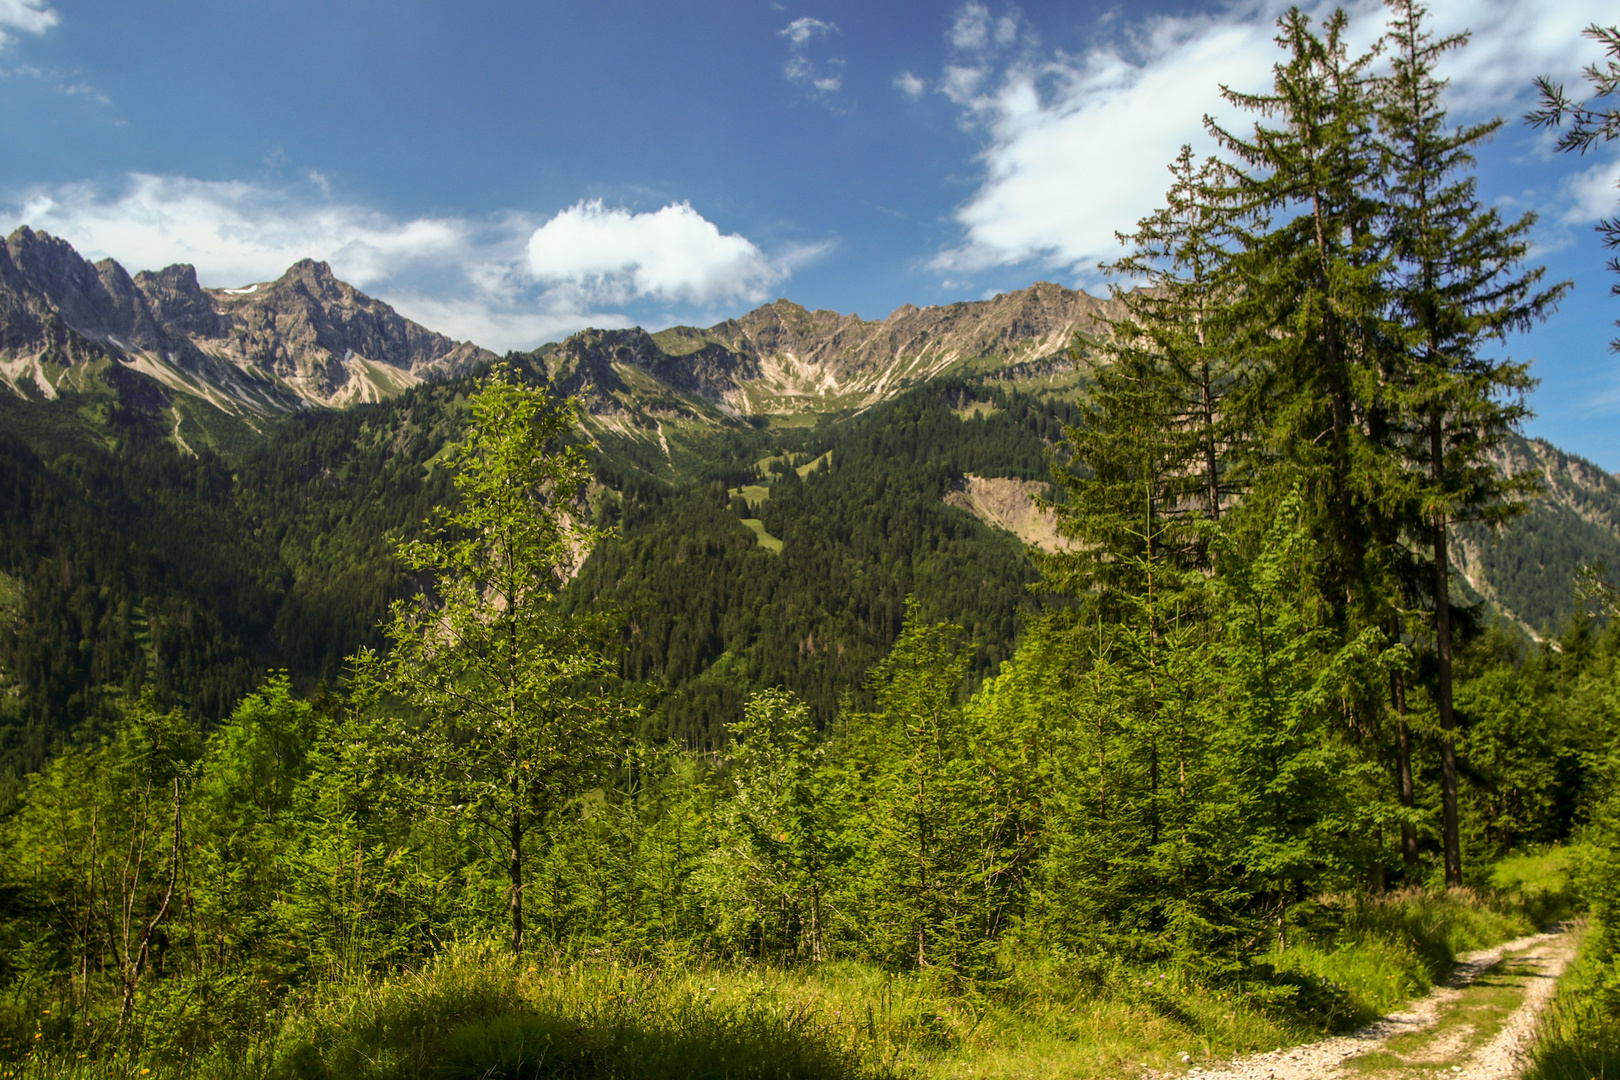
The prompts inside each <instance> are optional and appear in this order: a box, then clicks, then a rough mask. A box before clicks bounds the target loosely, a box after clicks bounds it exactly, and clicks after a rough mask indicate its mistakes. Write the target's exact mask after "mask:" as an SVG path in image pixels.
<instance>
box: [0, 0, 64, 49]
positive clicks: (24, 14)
mask: <svg viewBox="0 0 1620 1080" xmlns="http://www.w3.org/2000/svg"><path fill="white" fill-rule="evenodd" d="M57 21H58V20H57V16H56V12H55V11H53V10H52V9H51V8H49V7H48V6H46V4H45V3H44V0H0V49H3V48H5V47H6V46H7V45H9V44H10V43H11V41H12V40H13V38H15V37H16V35H17V34H19V33H22V34H43V33H44V32H45V31H47V30H49V29H50V28H51V27H53V26H55V25H56V23H57Z"/></svg>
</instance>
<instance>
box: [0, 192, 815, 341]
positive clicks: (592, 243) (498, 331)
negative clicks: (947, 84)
mask: <svg viewBox="0 0 1620 1080" xmlns="http://www.w3.org/2000/svg"><path fill="white" fill-rule="evenodd" d="M18 225H29V226H31V227H33V228H35V229H42V230H44V231H46V232H49V233H52V234H53V235H56V236H60V237H62V238H63V239H65V240H67V241H68V242H69V243H71V244H72V245H73V246H74V247H75V248H76V249H77V250H78V251H79V253H80V254H81V255H84V256H86V257H87V258H91V259H100V258H106V257H111V258H115V259H117V260H118V261H119V262H120V263H122V264H123V265H124V266H125V267H126V268H127V269H128V270H129V271H130V272H131V273H134V272H136V271H139V270H143V269H158V268H161V267H164V266H169V265H172V264H174V263H182V262H183V263H191V264H192V265H194V266H196V267H197V276H198V278H199V280H200V281H201V282H202V283H203V284H204V285H208V286H216V287H217V286H224V287H234V286H239V285H245V284H248V283H250V282H255V281H266V280H271V279H274V278H277V277H279V276H281V274H282V273H283V272H284V271H285V270H286V269H287V267H288V266H290V265H292V264H293V263H295V262H297V261H298V260H300V259H306V258H312V259H320V260H324V261H326V262H328V263H330V264H331V266H332V270H333V272H334V273H336V274H337V276H338V277H340V278H342V279H343V280H345V281H348V282H350V283H351V284H353V285H356V286H358V287H360V288H363V289H365V290H366V291H367V292H369V293H371V294H373V295H375V296H377V297H378V298H379V299H382V300H386V301H387V302H389V303H391V304H394V305H395V306H396V307H398V308H399V310H400V311H402V312H403V313H405V314H406V315H408V316H409V317H411V318H415V319H417V320H418V321H419V322H421V323H422V324H423V325H425V326H428V327H431V328H432V329H435V330H438V331H440V332H442V333H447V334H451V335H452V336H455V337H458V338H463V339H466V340H471V341H476V342H477V343H478V344H480V345H483V346H485V347H487V348H493V349H508V348H532V347H534V346H535V345H538V344H540V343H541V342H543V341H547V340H552V339H555V338H558V337H561V336H565V335H567V334H569V333H572V332H573V331H576V330H579V329H582V328H584V327H585V326H599V327H615V326H628V325H630V324H631V323H632V322H633V321H636V320H635V319H634V318H632V316H631V315H630V314H627V313H625V312H622V311H617V310H613V308H615V307H617V306H619V305H624V304H635V303H639V304H640V305H641V306H642V307H643V308H646V306H647V305H649V304H650V305H656V306H657V310H656V311H643V312H642V313H641V318H642V319H643V320H652V321H656V320H660V319H666V320H667V319H670V318H671V313H670V312H669V310H668V308H669V306H670V305H677V306H679V305H687V306H695V307H698V308H702V309H708V308H709V307H710V306H711V305H717V304H727V303H735V302H738V301H749V302H752V301H757V300H760V299H763V298H764V296H765V290H766V289H767V288H769V287H770V286H771V285H773V284H775V283H776V282H778V281H780V280H782V279H783V278H785V277H786V276H787V275H788V274H789V272H790V271H791V269H792V267H793V266H795V265H798V264H800V263H802V262H804V261H806V260H807V259H809V258H812V257H814V256H815V255H816V254H818V253H819V251H821V250H823V249H824V248H818V247H803V248H797V249H792V250H789V251H787V252H785V253H782V254H779V256H778V257H777V258H775V259H774V260H773V259H771V258H768V257H767V256H766V255H765V253H764V252H763V251H761V249H760V248H759V247H758V246H757V245H755V244H754V243H753V242H752V241H750V240H748V239H747V238H745V237H743V236H740V235H736V234H722V233H721V231H720V229H719V228H718V227H717V226H715V225H714V224H713V223H712V222H710V221H708V220H706V219H705V218H704V217H703V216H702V215H701V214H699V213H698V212H697V211H696V210H694V209H693V208H692V207H691V206H690V205H689V204H687V203H671V204H670V205H668V206H666V207H664V208H663V209H661V210H657V211H654V212H652V213H642V214H635V213H631V212H630V211H628V210H620V209H609V208H606V207H604V206H603V204H602V203H601V202H600V201H593V202H581V203H579V204H577V205H575V206H573V207H570V208H569V209H567V210H564V211H562V212H561V213H559V214H557V215H555V216H554V217H552V218H551V219H550V220H549V221H545V222H544V223H541V222H540V221H539V219H537V218H536V217H535V216H534V215H531V214H525V213H515V212H514V213H509V214H507V215H505V216H503V217H500V218H497V219H494V220H490V221H482V222H478V221H470V220H467V219H464V218H456V217H420V218H412V219H408V220H400V219H397V218H394V217H391V216H389V215H387V214H384V213H381V212H379V211H377V210H374V209H372V208H369V207H366V206H364V205H361V204H358V203H354V202H344V201H341V200H338V199H334V198H332V196H331V183H330V182H329V181H328V179H327V178H326V177H325V176H324V175H322V174H320V173H319V172H310V173H309V174H308V180H307V182H305V183H300V184H298V185H295V186H292V187H282V188H272V187H265V186H261V185H256V184H249V183H243V182H236V181H205V180H195V179H191V178H187V177H176V176H152V175H147V174H131V175H130V176H129V177H128V178H127V179H126V181H125V182H124V183H123V184H122V185H121V186H120V187H119V188H118V189H117V190H114V191H111V192H109V191H106V190H104V189H102V188H98V187H96V186H95V185H91V184H69V185H64V186H61V187H56V188H50V189H37V190H34V191H31V192H26V193H24V194H22V195H20V196H17V197H15V198H12V199H7V198H4V197H0V228H3V229H4V231H5V232H10V231H11V230H12V229H13V228H15V227H17V226H18ZM708 313H709V311H708V310H703V311H699V312H694V313H692V315H693V317H702V316H703V315H706V314H708Z"/></svg>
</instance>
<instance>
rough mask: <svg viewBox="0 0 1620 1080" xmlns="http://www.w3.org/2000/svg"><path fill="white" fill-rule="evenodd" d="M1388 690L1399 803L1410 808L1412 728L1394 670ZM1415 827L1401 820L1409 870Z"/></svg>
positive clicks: (1402, 683)
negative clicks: (1396, 749) (1392, 708)
mask: <svg viewBox="0 0 1620 1080" xmlns="http://www.w3.org/2000/svg"><path fill="white" fill-rule="evenodd" d="M1390 692H1391V693H1392V694H1393V695H1394V697H1395V731H1396V736H1397V745H1398V746H1399V749H1400V786H1401V805H1402V806H1403V807H1405V808H1406V809H1408V810H1410V809H1412V807H1413V806H1414V805H1416V803H1417V794H1416V792H1415V790H1414V789H1413V786H1412V729H1411V728H1409V727H1407V726H1406V679H1405V678H1404V677H1403V676H1402V675H1401V674H1400V673H1399V672H1396V673H1395V674H1394V675H1392V676H1390ZM1417 861H1418V849H1417V829H1415V828H1414V827H1413V826H1412V823H1411V822H1410V821H1403V822H1401V862H1402V863H1404V864H1405V865H1406V868H1407V869H1408V870H1411V869H1412V868H1413V867H1415V866H1416V865H1417Z"/></svg>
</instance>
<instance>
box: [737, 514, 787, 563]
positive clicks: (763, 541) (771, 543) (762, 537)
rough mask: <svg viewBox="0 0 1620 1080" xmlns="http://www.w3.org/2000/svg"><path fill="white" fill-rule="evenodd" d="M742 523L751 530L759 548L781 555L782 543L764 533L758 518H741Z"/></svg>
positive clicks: (763, 524)
mask: <svg viewBox="0 0 1620 1080" xmlns="http://www.w3.org/2000/svg"><path fill="white" fill-rule="evenodd" d="M742 523H743V524H744V525H746V526H748V527H749V528H750V529H752V530H753V532H754V539H756V540H758V541H759V546H760V547H762V548H765V549H767V550H768V551H771V552H772V553H774V554H777V555H780V554H782V541H781V540H780V539H778V538H777V537H774V536H772V535H771V534H770V533H768V532H766V531H765V523H764V522H763V521H761V520H760V519H759V518H743V519H742Z"/></svg>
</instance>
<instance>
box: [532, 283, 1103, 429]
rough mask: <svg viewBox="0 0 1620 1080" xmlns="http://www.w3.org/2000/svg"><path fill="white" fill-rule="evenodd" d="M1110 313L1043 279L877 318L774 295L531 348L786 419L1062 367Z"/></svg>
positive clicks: (1068, 369)
mask: <svg viewBox="0 0 1620 1080" xmlns="http://www.w3.org/2000/svg"><path fill="white" fill-rule="evenodd" d="M1120 314H1122V309H1121V306H1120V305H1119V304H1118V303H1117V302H1116V301H1113V300H1100V299H1098V298H1097V297H1094V296H1089V295H1087V294H1086V293H1083V292H1077V291H1075V290H1073V289H1065V288H1064V287H1063V286H1061V285H1053V284H1051V283H1050V282H1044V281H1043V282H1037V283H1036V284H1034V285H1032V286H1030V287H1029V288H1027V289H1020V290H1018V291H1016V292H1010V293H1003V294H1002V295H1000V296H997V297H995V298H994V299H991V300H980V301H970V302H963V303H957V304H947V305H945V306H943V307H930V308H918V307H914V306H913V305H911V304H907V305H905V306H904V307H902V308H900V309H898V310H897V311H895V312H894V313H893V314H891V315H890V316H889V317H888V318H887V319H884V320H882V321H881V322H873V321H867V320H864V319H862V318H860V317H859V316H857V315H841V314H839V313H837V312H834V311H808V310H806V309H805V308H802V307H800V306H799V305H798V304H795V303H793V302H791V301H789V300H777V301H776V302H775V303H771V304H767V305H765V306H764V307H761V308H757V309H755V310H754V311H751V312H749V313H748V314H746V315H743V316H741V317H740V318H736V319H727V320H726V321H725V322H722V323H719V324H717V325H715V326H711V327H708V328H706V329H699V328H696V327H691V326H676V327H671V328H670V329H668V330H661V331H659V332H657V333H655V334H649V333H647V332H646V331H644V330H641V329H632V330H616V331H586V332H585V334H580V335H575V336H574V337H572V338H569V339H568V340H567V341H565V342H562V343H561V344H558V345H555V346H548V347H546V348H542V349H541V350H539V354H540V355H541V356H543V357H545V358H547V359H548V360H551V359H553V358H555V359H557V360H560V361H564V362H571V363H572V364H573V365H574V366H577V365H578V364H579V363H580V362H581V361H582V360H583V358H584V357H585V356H586V355H590V356H592V357H595V358H596V359H598V360H599V361H600V360H608V361H610V362H611V363H615V364H627V365H633V366H634V367H636V368H639V369H640V370H641V371H643V372H645V373H647V374H649V375H651V376H652V377H653V378H655V379H657V380H658V381H659V382H660V383H662V384H663V385H664V386H666V387H668V388H670V389H672V390H675V391H677V392H679V393H682V394H687V395H690V396H692V397H695V398H699V399H701V400H703V401H706V402H709V403H711V404H713V405H715V406H718V407H719V408H720V409H722V410H723V411H724V412H726V413H728V414H731V415H734V416H791V415H794V414H802V413H828V412H840V411H847V410H852V409H862V408H869V407H870V406H872V405H875V404H877V403H878V402H880V401H885V400H889V399H891V398H893V397H895V396H896V395H898V394H899V393H901V392H902V391H904V390H906V389H907V388H909V387H912V386H916V385H918V384H920V383H923V382H926V381H928V380H929V379H932V378H936V377H938V376H941V375H966V374H973V375H988V376H994V377H999V378H1010V379H1031V378H1039V377H1042V376H1051V375H1054V374H1057V375H1062V374H1072V373H1073V372H1074V371H1075V366H1074V363H1073V361H1072V360H1071V359H1070V356H1069V350H1070V348H1071V347H1072V346H1073V344H1074V340H1075V335H1076V334H1077V333H1093V334H1095V333H1099V332H1100V331H1101V320H1103V319H1105V318H1108V317H1117V316H1118V315H1120Z"/></svg>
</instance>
